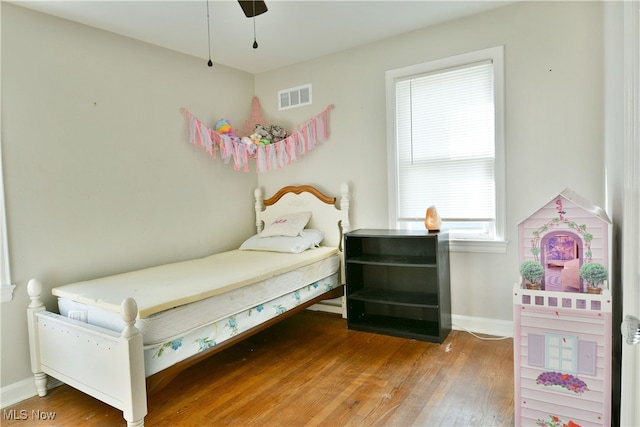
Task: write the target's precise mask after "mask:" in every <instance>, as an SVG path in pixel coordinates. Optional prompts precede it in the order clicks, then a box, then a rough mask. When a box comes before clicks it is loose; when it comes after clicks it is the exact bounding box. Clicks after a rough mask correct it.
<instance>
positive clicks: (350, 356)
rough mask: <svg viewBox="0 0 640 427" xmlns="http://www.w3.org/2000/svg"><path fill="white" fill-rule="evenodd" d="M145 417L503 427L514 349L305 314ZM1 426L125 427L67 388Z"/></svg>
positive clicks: (205, 371) (177, 390) (509, 411)
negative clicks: (407, 335) (392, 333)
mask: <svg viewBox="0 0 640 427" xmlns="http://www.w3.org/2000/svg"><path fill="white" fill-rule="evenodd" d="M148 410H149V414H148V415H147V417H146V418H145V425H147V426H258V425H259V426H303V425H309V426H511V425H513V341H512V340H511V339H506V340H500V341H483V340H479V339H478V338H475V337H473V336H471V335H469V334H467V333H466V332H458V331H453V332H451V334H450V335H449V337H448V338H447V340H446V341H445V342H444V343H443V344H442V345H438V344H432V343H426V342H421V341H414V340H408V339H404V338H395V337H389V336H384V335H377V334H370V333H365V332H357V331H352V330H348V329H347V328H346V321H345V320H344V319H342V318H340V317H339V316H338V315H334V314H328V313H319V312H310V311H305V312H303V313H300V314H297V315H295V316H293V317H291V318H289V319H287V320H285V321H283V322H281V323H279V324H277V325H275V326H273V327H271V328H269V329H267V330H266V331H263V332H261V333H259V334H257V335H255V336H253V337H251V338H249V339H248V340H246V341H243V342H241V343H239V344H237V345H235V346H233V347H231V348H229V349H227V350H225V351H222V352H220V353H219V354H217V355H214V356H213V357H211V358H209V359H208V360H205V361H204V362H201V363H199V364H197V365H195V366H193V367H191V368H189V369H187V370H185V371H184V372H183V373H182V374H180V375H179V376H178V377H177V378H176V379H175V380H174V381H173V382H172V383H170V384H169V385H168V386H167V387H165V388H164V389H162V390H161V391H159V392H158V393H157V394H155V395H153V396H151V397H150V398H149V403H148ZM51 415H55V418H54V419H48V420H47V419H46V418H47V417H49V416H51ZM18 418H26V419H24V420H22V419H18ZM38 418H39V419H38ZM0 424H1V425H2V426H3V427H5V426H6V427H8V426H22V427H25V426H30V425H37V426H74V427H75V426H121V425H125V424H126V423H125V422H124V419H123V418H122V414H121V412H120V411H118V410H116V409H113V408H111V407H110V406H107V405H106V404H104V403H102V402H100V401H98V400H96V399H93V398H91V397H89V396H87V395H84V394H82V393H80V392H78V391H76V390H74V389H72V388H70V387H68V386H66V385H65V386H61V387H58V388H55V389H54V390H51V391H50V392H49V394H48V395H47V396H46V397H44V398H40V397H34V398H31V399H29V400H26V401H24V402H21V403H19V404H17V405H14V406H12V407H8V408H4V409H3V414H2V418H1V419H0Z"/></svg>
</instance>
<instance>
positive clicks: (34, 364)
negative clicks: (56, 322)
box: [27, 279, 49, 397]
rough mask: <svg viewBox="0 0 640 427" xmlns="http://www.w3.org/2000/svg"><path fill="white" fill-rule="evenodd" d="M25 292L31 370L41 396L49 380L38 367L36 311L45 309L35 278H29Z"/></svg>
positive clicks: (39, 287)
mask: <svg viewBox="0 0 640 427" xmlns="http://www.w3.org/2000/svg"><path fill="white" fill-rule="evenodd" d="M27 293H28V294H29V298H31V302H30V303H29V307H27V326H28V329H29V350H30V354H31V372H33V376H34V377H35V382H36V390H37V391H38V396H40V397H43V396H46V395H47V383H48V382H49V378H48V377H47V374H45V373H43V372H42V369H41V368H40V337H39V336H38V328H37V323H38V319H37V317H36V314H37V313H39V312H41V311H45V306H44V303H43V302H42V300H41V299H40V295H41V294H42V284H41V283H40V282H39V281H38V280H36V279H31V280H29V283H28V284H27Z"/></svg>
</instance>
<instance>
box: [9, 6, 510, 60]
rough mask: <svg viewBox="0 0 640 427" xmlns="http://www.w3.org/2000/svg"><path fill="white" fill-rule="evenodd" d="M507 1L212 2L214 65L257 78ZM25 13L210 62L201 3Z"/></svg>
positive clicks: (62, 8) (44, 9) (43, 9)
mask: <svg viewBox="0 0 640 427" xmlns="http://www.w3.org/2000/svg"><path fill="white" fill-rule="evenodd" d="M513 2H514V1H509V0H497V1H489V0H481V1H478V0H476V1H464V0H444V1H437V0H413V1H376V0H368V1H364V0H359V1H337V0H328V1H327V0H325V1H311V0H266V3H267V7H268V8H269V10H268V11H267V12H266V13H265V14H262V15H259V16H258V17H256V18H255V28H256V34H257V42H258V44H259V46H258V48H257V49H253V47H252V45H253V28H254V20H253V19H252V18H246V17H245V16H244V13H243V12H242V9H241V8H240V5H239V4H238V3H237V1H235V0H209V16H210V31H211V58H212V60H213V62H214V63H218V64H223V65H226V66H229V67H233V68H237V69H240V70H244V71H248V72H251V73H261V72H264V71H270V70H273V69H277V68H280V67H283V66H287V65H291V64H294V63H297V62H302V61H306V60H309V59H312V58H316V57H320V56H323V55H327V54H330V53H335V52H338V51H342V50H345V49H349V48H352V47H355V46H359V45H364V44H367V43H371V42H374V41H377V40H382V39H385V38H388V37H391V36H395V35H398V34H402V33H406V32H410V31H413V30H416V29H419V28H424V27H427V26H430V25H435V24H438V23H442V22H445V21H449V20H452V19H456V18H460V17H463V16H468V15H472V14H476V13H480V12H483V11H486V10H490V9H494V8H496V7H501V6H505V5H508V4H510V3H513ZM13 3H15V4H18V5H20V6H23V7H27V8H30V9H34V10H37V11H41V12H44V13H48V14H51V15H55V16H58V17H61V18H65V19H69V20H72V21H77V22H80V23H83V24H86V25H90V26H92V27H96V28H101V29H103V30H107V31H111V32H114V33H117V34H122V35H125V36H128V37H132V38H134V39H138V40H142V41H145V42H148V43H151V44H154V45H158V46H162V47H166V48H168V49H172V50H175V51H178V52H183V53H186V54H188V55H192V56H195V57H199V58H202V59H203V65H205V66H206V62H207V59H208V55H209V54H208V41H207V40H208V37H207V1H206V0H197V1H195V0H174V1H162V0H142V1H137V0H122V1H114V0H111V1H103V0H65V1H57V0H40V1H32V0H14V1H13Z"/></svg>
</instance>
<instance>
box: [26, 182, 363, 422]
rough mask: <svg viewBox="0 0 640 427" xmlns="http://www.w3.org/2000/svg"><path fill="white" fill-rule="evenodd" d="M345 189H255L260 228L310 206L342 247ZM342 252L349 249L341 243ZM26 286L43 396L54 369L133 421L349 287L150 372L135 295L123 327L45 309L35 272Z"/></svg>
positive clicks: (331, 241) (316, 221)
mask: <svg viewBox="0 0 640 427" xmlns="http://www.w3.org/2000/svg"><path fill="white" fill-rule="evenodd" d="M340 190H341V191H340V192H341V199H340V206H339V207H338V206H337V205H336V198H335V197H328V196H325V195H323V194H322V193H321V192H320V191H318V190H317V189H315V188H314V187H311V186H308V185H303V186H289V187H285V188H283V189H281V190H280V191H278V192H277V193H276V194H275V195H274V196H273V197H271V198H269V199H266V200H265V199H263V197H262V191H261V190H260V189H256V190H255V193H254V195H255V200H256V202H255V211H256V228H257V230H258V232H260V231H261V230H262V228H263V225H264V223H270V222H272V221H273V220H275V219H276V218H277V217H278V216H280V215H282V214H284V213H291V212H304V211H311V212H312V213H313V214H312V217H311V221H310V223H309V225H308V227H309V228H316V229H319V230H322V231H324V233H325V240H324V245H326V246H335V247H339V248H341V249H342V241H343V237H342V236H343V233H346V232H348V231H350V230H351V225H350V222H349V188H348V186H347V185H346V184H343V185H342V186H341V189H340ZM340 254H341V256H343V253H342V250H341V251H340ZM341 270H342V271H341V272H342V275H341V283H344V260H342V262H341ZM27 291H28V293H29V297H30V298H31V303H30V304H29V307H28V308H27V318H28V328H29V347H30V351H31V370H32V371H33V373H34V376H35V382H36V389H37V392H38V395H39V396H45V395H46V394H47V383H48V376H52V377H54V378H57V379H58V380H60V381H62V382H64V383H66V384H68V385H70V386H71V387H74V388H76V389H78V390H80V391H82V392H84V393H86V394H88V395H90V396H93V397H95V398H96V399H99V400H101V401H103V402H105V403H107V404H108V405H111V406H113V407H115V408H118V409H120V410H121V411H122V412H123V417H124V419H125V420H126V421H127V425H128V426H142V425H144V417H145V415H146V414H147V395H148V394H149V395H150V394H152V393H153V392H155V391H157V390H159V389H161V388H162V387H164V386H165V385H166V384H168V383H169V382H170V381H171V380H172V379H173V378H175V376H176V375H178V374H179V373H180V372H182V371H183V370H184V369H186V368H187V367H189V366H191V365H193V364H195V363H197V362H199V361H200V360H203V359H205V358H207V357H209V356H211V355H213V354H215V353H217V352H219V351H222V350H224V349H225V348H227V347H229V346H231V345H233V344H235V343H237V342H239V341H241V340H243V339H245V338H246V337H248V336H250V335H253V334H255V333H257V332H259V331H261V330H263V329H265V328H266V327H269V326H271V325H272V324H275V323H277V322H279V321H281V320H283V319H285V318H286V317H289V316H291V315H293V314H295V313H296V312H298V311H300V310H303V309H305V308H307V307H309V306H311V305H313V304H315V303H317V302H319V301H321V300H323V299H327V298H336V297H339V296H341V295H342V291H343V287H342V286H341V287H340V289H339V290H334V291H332V292H331V291H330V292H328V293H326V294H323V295H321V296H320V297H318V298H316V299H314V300H312V301H309V302H307V303H306V304H303V305H300V306H299V307H298V308H297V309H296V310H289V311H287V312H285V313H284V314H282V315H280V316H278V317H276V318H274V319H272V320H271V321H268V322H266V323H265V324H263V325H260V326H258V327H255V328H253V329H251V330H249V331H246V332H245V333H242V334H239V335H237V336H236V337H234V338H232V339H230V340H227V341H225V342H223V343H220V344H219V345H217V346H214V347H211V348H210V349H209V350H207V351H203V352H201V353H198V354H197V355H195V356H192V357H190V358H187V359H185V360H183V361H181V362H178V363H177V364H176V365H174V366H171V367H169V368H167V369H165V370H163V371H161V372H158V373H157V374H154V375H152V376H150V377H149V378H145V374H144V372H145V370H144V354H143V337H142V335H141V333H140V331H139V330H138V329H137V328H136V327H135V321H136V316H137V313H138V307H137V305H136V302H135V301H134V300H133V299H132V298H126V299H125V300H124V301H122V304H121V316H122V319H123V320H124V323H125V325H126V326H125V329H124V330H123V331H122V333H120V334H118V333H115V332H112V331H110V330H107V329H104V328H100V327H97V326H93V325H89V324H87V323H83V322H79V321H76V320H72V319H69V318H66V317H63V316H60V315H59V314H56V313H52V312H48V311H46V308H45V306H44V304H43V302H42V300H41V299H40V297H41V294H42V285H41V284H40V282H39V281H38V280H36V279H31V280H30V281H29V283H28V286H27Z"/></svg>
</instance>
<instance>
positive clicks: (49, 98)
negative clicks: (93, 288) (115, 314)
mask: <svg viewBox="0 0 640 427" xmlns="http://www.w3.org/2000/svg"><path fill="white" fill-rule="evenodd" d="M1 7H2V36H3V37H2V67H3V68H2V77H3V79H2V123H3V127H2V144H3V146H2V150H3V161H4V164H3V167H4V178H5V181H4V183H5V190H6V193H5V194H6V206H7V218H8V235H9V246H10V254H11V272H12V278H13V281H14V283H15V284H17V287H16V289H15V291H14V299H13V301H11V302H7V303H3V304H2V305H1V307H0V310H1V316H2V346H1V348H2V350H1V371H2V376H1V377H2V384H1V385H2V386H3V387H4V386H7V385H9V384H13V383H16V382H19V381H21V380H24V379H26V378H29V377H31V372H30V368H29V362H28V360H29V353H28V344H27V339H26V338H27V330H26V316H25V308H26V307H27V305H28V298H27V295H26V283H27V281H28V280H29V279H30V278H32V277H35V278H38V279H40V280H41V281H42V282H43V283H44V285H45V291H44V292H45V294H47V295H48V294H50V292H49V289H50V288H51V287H53V286H56V285H59V284H63V283H66V282H71V281H76V280H81V279H89V278H94V277H98V276H101V275H105V274H110V273H117V272H123V271H126V270H130V269H135V268H141V267H145V266H150V265H156V264H161V263H165V262H170V261H179V260H183V259H187V258H192V257H198V256H205V255H207V254H210V253H213V252H217V251H221V250H226V249H229V248H231V247H234V246H237V245H239V244H240V242H241V241H242V239H244V238H246V237H248V236H249V235H250V234H251V232H252V231H253V224H254V222H255V221H254V214H253V189H254V188H255V186H256V185H257V178H256V175H255V173H248V174H245V173H243V172H236V171H234V170H233V167H232V166H231V165H224V164H223V163H222V162H221V161H220V160H213V159H212V158H210V157H208V156H207V155H206V154H205V153H204V151H203V150H202V149H200V148H198V147H195V146H192V145H190V144H189V143H188V127H187V119H186V117H185V116H184V115H183V114H182V113H181V112H180V108H181V107H186V108H188V109H189V110H191V111H192V112H193V113H194V114H196V115H197V116H199V117H200V118H201V119H202V120H204V121H206V122H207V123H215V120H217V119H220V118H222V117H224V118H228V119H230V120H231V122H232V123H233V124H237V125H240V124H242V123H243V122H244V120H245V119H246V118H248V116H249V114H250V111H251V99H252V96H253V79H254V77H253V75H252V74H249V73H245V72H241V71H238V70H234V69H230V68H226V67H222V66H216V67H214V68H213V69H210V68H208V67H207V66H206V63H205V62H204V61H202V60H200V59H196V58H193V57H190V56H186V55H182V54H178V53H176V52H172V51H169V50H166V49H163V48H158V47H155V46H151V45H148V44H145V43H141V42H137V41H134V40H132V39H128V38H125V37H120V36H117V35H115V34H111V33H107V32H104V31H100V30H96V29H93V28H89V27H86V26H83V25H79V24H76V23H72V22H69V21H64V20H61V19H58V18H54V17H51V16H47V15H44V14H40V13H36V12H33V11H31V10H27V9H24V8H22V7H18V6H15V5H12V4H7V3H5V2H2V3H1ZM230 201H232V203H230ZM46 303H47V306H48V308H49V309H55V302H54V301H53V300H52V299H51V298H50V297H49V298H47V299H46Z"/></svg>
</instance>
